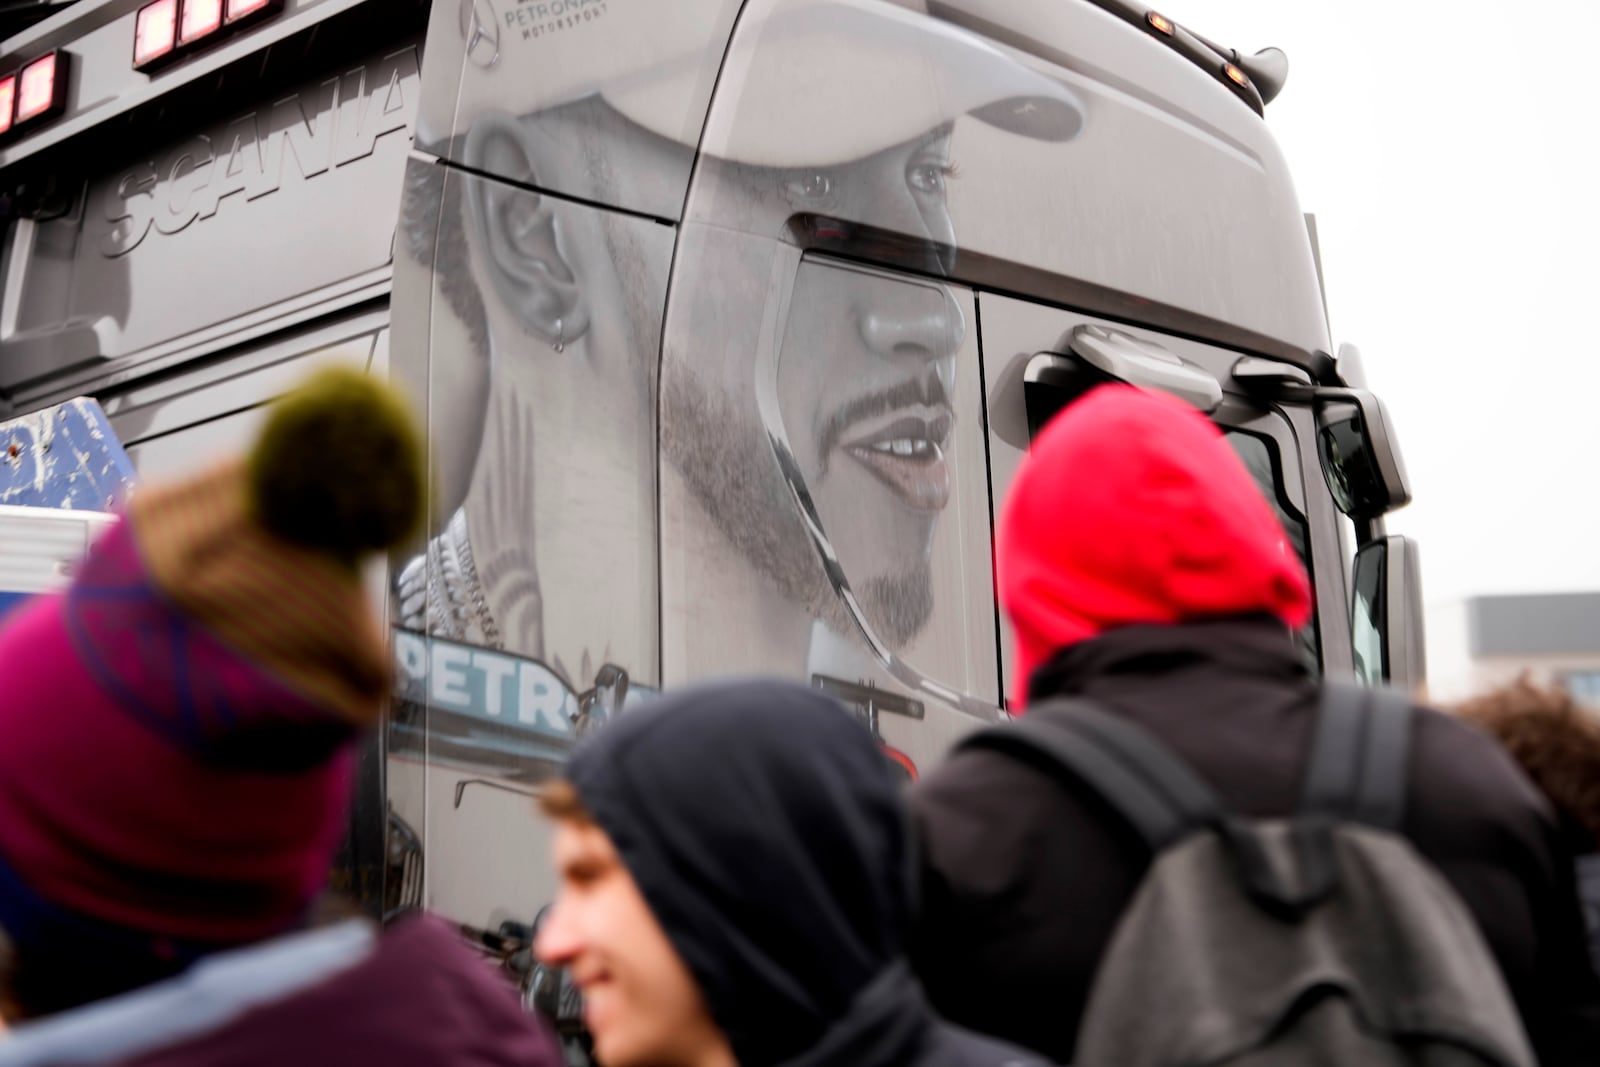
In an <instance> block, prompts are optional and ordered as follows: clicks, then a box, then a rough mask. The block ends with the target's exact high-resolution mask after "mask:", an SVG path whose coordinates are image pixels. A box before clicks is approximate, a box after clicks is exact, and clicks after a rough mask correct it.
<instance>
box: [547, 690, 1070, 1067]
mask: <svg viewBox="0 0 1600 1067" xmlns="http://www.w3.org/2000/svg"><path fill="white" fill-rule="evenodd" d="M567 770H568V778H567V780H566V781H564V782H558V783H555V784H554V785H552V786H551V787H549V788H548V789H547V790H546V792H545V793H544V795H543V797H542V800H541V805H542V807H543V809H544V810H545V812H546V813H547V814H548V815H550V816H551V817H552V818H554V819H555V820H556V823H557V830H556V836H555V841H554V844H553V853H554V859H555V864H556V867H557V868H558V871H559V874H560V877H561V889H560V894H559V896H558V897H557V899H556V901H555V903H554V904H553V905H552V907H551V909H550V912H549V913H548V914H547V915H546V917H545V919H544V922H543V923H542V924H541V926H540V931H539V938H538V941H537V943H536V945H535V950H536V951H537V952H538V954H539V956H540V957H541V958H542V959H543V960H544V961H545V962H546V963H548V964H552V965H559V966H565V967H568V968H570V972H571V974H572V977H573V980H574V981H575V982H576V983H577V984H578V986H579V987H580V988H581V989H582V991H583V995H584V1014H585V1019H586V1021H587V1023H588V1025H589V1028H590V1030H591V1032H592V1033H593V1035H594V1044H595V1053H596V1058H597V1059H598V1060H599V1061H600V1062H601V1063H604V1064H606V1067H733V1065H734V1064H737V1065H738V1067H778V1065H786V1067H834V1065H837V1067H1002V1065H1004V1067H1031V1065H1037V1064H1040V1063H1041V1061H1040V1060H1039V1059H1038V1058H1036V1057H1033V1056H1031V1055H1029V1054H1028V1053H1025V1052H1022V1051H1021V1050H1019V1049H1015V1048H1013V1047H1011V1046H1008V1045H1003V1044H1001V1043H999V1042H996V1041H993V1040H990V1039H987V1038H982V1037H979V1036H977V1035H975V1034H971V1033H967V1032H965V1031H962V1030H958V1029H956V1028H954V1027H951V1026H948V1025H946V1024H944V1023H943V1022H941V1021H940V1020H938V1019H937V1018H936V1017H935V1016H934V1014H933V1012H932V1009H930V1008H929V1006H928V1002H927V999H926V998H925V997H924V996H923V993H922V989H921V987H920V986H919V985H918V984H917V981H916V979H915V978H914V977H913V976H912V974H911V970H910V968H909V966H908V965H907V962H906V960H905V957H904V946H905V939H906V936H907V933H908V931H909V927H910V923H911V912H912V907H913V888H914V874H915V868H914V865H913V863H912V859H911V854H910V847H911V844H910V839H909V835H908V832H907V825H906V821H905V815H904V811H903V809H902V807H901V804H900V798H899V795H898V793H897V790H896V787H895V785H894V782H893V780H892V779H891V777H890V774H889V769H888V767H887V765H886V764H885V761H884V759H883V756H882V754H881V753H880V752H879V751H878V748H877V746H876V744H875V743H874V741H873V739H872V737H871V735H870V734H869V733H868V731H867V730H866V729H864V728H863V727H862V726H861V725H860V724H859V723H858V722H856V721H855V720H853V719H852V718H851V717H850V715H849V714H848V713H847V712H846V711H845V710H844V709H843V708H841V707H840V706H839V705H837V704H835V703H834V702H833V701H832V700H830V699H828V698H827V697H825V696H823V695H822V694H820V693H818V692H816V691H814V690H810V689H807V688H805V687H803V686H800V685H798V684H795V683H790V682H779V681H740V682H724V683H720V684H714V685H705V686H699V687H694V688H688V689H683V690H679V691H677V692H675V693H672V694H669V695H668V696H666V697H664V698H662V699H661V700H659V701H657V702H655V703H652V704H650V705H648V706H646V707H644V708H641V709H640V710H638V711H636V712H632V713H630V714H629V715H628V716H626V717H624V718H622V719H621V720H619V721H618V722H616V723H614V724H612V725H611V726H609V727H607V728H606V730H605V731H603V732H602V733H600V734H598V735H595V736H594V737H593V738H591V739H590V740H589V741H587V742H585V743H584V745H583V746H581V747H580V748H579V749H578V750H577V751H576V752H575V753H574V754H573V757H572V761H571V763H570V764H569V765H568V768H567Z"/></svg>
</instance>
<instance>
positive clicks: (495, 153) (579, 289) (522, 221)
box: [462, 112, 589, 352]
mask: <svg viewBox="0 0 1600 1067" xmlns="http://www.w3.org/2000/svg"><path fill="white" fill-rule="evenodd" d="M465 149H466V162H467V164H468V165H469V166H471V167H472V168H474V169H475V170H477V171H479V172H480V173H483V174H495V175H503V176H505V178H507V179H509V180H507V181H500V180H496V179H494V178H484V177H470V178H464V179H462V180H464V181H466V182H468V183H469V184H468V187H467V200H468V204H469V215H470V218H471V225H472V227H473V229H474V231H475V233H474V237H475V239H476V240H475V242H474V243H475V244H476V245H477V246H478V247H479V248H480V249H482V250H483V252H484V255H485V257H486V259H487V261H488V262H487V264H486V265H487V266H488V268H489V270H488V273H489V275H490V277H491V278H492V279H493V284H494V288H495V292H496V295H497V296H498V297H499V298H500V301H501V303H502V304H503V305H504V306H505V307H506V308H507V309H508V310H509V311H511V312H512V313H513V314H514V315H515V316H516V318H517V320H518V321H519V322H520V323H521V324H522V326H523V328H524V329H526V330H527V331H528V332H529V333H530V334H532V335H533V336H535V337H538V338H540V339H541V340H543V341H544V342H546V343H547V344H549V345H550V347H551V349H553V350H554V351H556V352H565V351H566V348H567V346H568V345H569V344H571V343H572V342H574V341H576V340H578V339H579V338H581V337H583V336H584V334H586V333H587V332H588V329H589V308H588V301H587V300H586V299H585V296H584V292H583V279H581V278H579V277H578V276H577V274H576V272H574V271H573V269H572V266H571V264H570V262H569V260H568V256H567V252H566V250H565V249H564V248H563V240H562V233H561V225H560V221H559V220H558V219H557V217H556V212H555V210H554V207H553V205H552V204H551V202H550V200H549V199H548V198H547V197H545V196H543V195H541V194H539V193H537V192H534V191H532V190H531V189H529V188H522V187H519V186H518V185H512V184H510V182H512V181H515V182H519V183H525V184H526V185H529V186H532V185H534V184H536V182H537V174H536V173H535V170H534V164H533V158H532V155H531V153H530V152H529V150H528V145H527V140H526V131H525V130H524V129H523V127H522V124H521V123H519V122H518V121H517V120H516V119H514V118H512V117H511V116H509V115H505V114H503V113H500V112H489V113H485V114H483V115H480V116H479V117H478V118H477V120H476V121H475V122H474V123H473V126H472V129H471V131H470V132H469V133H468V134H467V140H466V145H465Z"/></svg>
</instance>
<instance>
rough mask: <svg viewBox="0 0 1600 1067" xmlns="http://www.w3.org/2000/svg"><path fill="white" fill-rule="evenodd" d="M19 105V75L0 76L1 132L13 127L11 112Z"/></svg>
mask: <svg viewBox="0 0 1600 1067" xmlns="http://www.w3.org/2000/svg"><path fill="white" fill-rule="evenodd" d="M16 106H17V76H16V75H15V74H7V75H6V76H5V77H4V78H0V133H5V132H6V131H7V130H9V129H11V113H12V112H13V111H15V110H16Z"/></svg>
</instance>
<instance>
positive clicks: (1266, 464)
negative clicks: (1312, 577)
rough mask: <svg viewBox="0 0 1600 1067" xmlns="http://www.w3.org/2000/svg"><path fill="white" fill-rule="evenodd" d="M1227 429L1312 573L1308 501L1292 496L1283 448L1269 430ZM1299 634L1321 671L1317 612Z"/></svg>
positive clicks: (1310, 659) (1315, 667)
mask: <svg viewBox="0 0 1600 1067" xmlns="http://www.w3.org/2000/svg"><path fill="white" fill-rule="evenodd" d="M1269 418H1270V416H1269ZM1283 429H1284V430H1285V431H1287V429H1288V427H1287V426H1285V427H1283ZM1223 433H1224V435H1225V436H1226V437H1227V439H1228V443H1229V444H1230V445H1232V446H1233V450H1234V451H1235V452H1237V453H1238V454H1239V458H1240V459H1241V460H1243V461H1244V465H1245V469H1246V470H1248V471H1249V472H1250V476H1251V477H1252V478H1254V479H1255V481H1256V485H1257V486H1258V487H1259V488H1260V489H1261V495H1262V496H1264V497H1266V498H1267V503H1269V504H1271V505H1272V510H1273V512H1274V513H1275V514H1276V515H1277V516H1278V521H1279V522H1280V523H1282V524H1283V530H1284V533H1285V534H1287V535H1288V537H1289V544H1291V545H1293V546H1294V550H1295V554H1296V555H1298V556H1299V557H1300V563H1301V565H1302V566H1304V567H1305V569H1306V573H1307V574H1310V573H1312V571H1311V531H1310V529H1309V528H1308V526H1307V524H1306V516H1305V512H1304V511H1303V510H1301V506H1300V504H1303V503H1304V502H1303V501H1301V502H1300V504H1297V503H1296V502H1294V501H1292V500H1290V499H1289V490H1288V487H1287V485H1286V484H1285V479H1284V476H1283V470H1284V462H1283V455H1282V453H1281V452H1280V451H1279V446H1278V443H1277V442H1276V441H1275V440H1274V439H1273V438H1272V437H1270V436H1267V435H1265V434H1262V433H1256V432H1252V431H1249V430H1241V429H1235V428H1232V427H1228V426H1224V427H1223ZM1298 637H1299V641H1300V649H1301V651H1302V652H1303V653H1304V654H1305V658H1306V663H1307V665H1308V666H1310V667H1311V669H1312V670H1313V671H1320V670H1321V667H1322V654H1321V643H1320V640H1319V637H1318V633H1317V620H1316V615H1315V614H1313V615H1312V617H1311V621H1310V622H1308V623H1307V624H1306V625H1305V626H1304V627H1302V628H1301V630H1300V633H1299V635H1298Z"/></svg>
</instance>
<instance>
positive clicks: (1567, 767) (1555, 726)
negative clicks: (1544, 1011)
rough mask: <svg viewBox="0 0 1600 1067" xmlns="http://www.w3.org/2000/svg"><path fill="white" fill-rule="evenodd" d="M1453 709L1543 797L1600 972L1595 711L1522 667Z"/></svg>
mask: <svg viewBox="0 0 1600 1067" xmlns="http://www.w3.org/2000/svg"><path fill="white" fill-rule="evenodd" d="M1456 712H1457V714H1459V715H1461V716H1462V717H1463V718H1465V719H1467V720H1468V721H1469V722H1472V723H1475V724H1477V725H1478V726H1480V727H1482V728H1483V729H1485V730H1487V731H1488V732H1489V733H1490V734H1491V735H1493V736H1494V737H1495V739H1496V740H1498V741H1499V742H1500V743H1501V744H1502V745H1504V746H1505V747H1506V751H1508V752H1510V753H1511V758H1512V759H1514V760H1516V761H1517V763H1519V764H1520V765H1521V766H1522V769H1523V770H1524V771H1526V772H1527V774H1528V777H1529V778H1532V779H1533V784H1534V785H1537V786H1538V787H1539V789H1540V791H1541V792H1543V793H1544V795H1545V796H1546V797H1548V798H1549V799H1550V805H1551V807H1553V808H1554V809H1555V811H1556V817H1557V818H1558V819H1559V820H1560V823H1561V828H1562V831H1563V834H1564V836H1565V838H1566V841H1567V844H1568V845H1569V846H1570V847H1571V849H1572V853H1573V856H1574V857H1575V866H1576V877H1577V882H1578V896H1579V898H1580V900H1581V902H1582V904H1583V911H1584V919H1585V922H1586V924H1587V927H1588V932H1589V957H1590V959H1591V961H1592V962H1593V963H1594V966H1595V970H1596V971H1600V717H1597V716H1596V715H1595V713H1594V712H1592V711H1588V710H1586V709H1584V708H1583V707H1582V706H1581V705H1580V704H1579V703H1578V702H1577V701H1576V700H1574V699H1573V698H1572V695H1571V694H1570V693H1568V692H1567V691H1566V690H1565V689H1560V688H1555V687H1549V686H1541V685H1536V684H1534V682H1533V680H1532V679H1531V678H1530V677H1529V676H1528V675H1527V674H1523V675H1522V676H1521V677H1519V678H1518V679H1517V680H1516V681H1514V682H1512V683H1511V684H1509V685H1506V686H1502V687H1501V688H1499V689H1495V690H1493V691H1491V692H1488V693H1484V694H1482V695H1481V696H1477V697H1474V698H1472V699H1471V700H1467V701H1465V702H1463V703H1461V704H1459V705H1457V707H1456Z"/></svg>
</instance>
